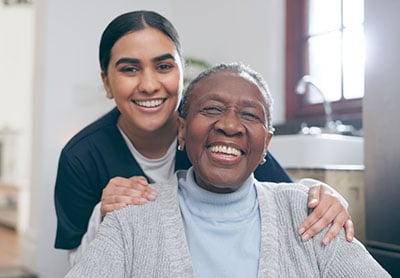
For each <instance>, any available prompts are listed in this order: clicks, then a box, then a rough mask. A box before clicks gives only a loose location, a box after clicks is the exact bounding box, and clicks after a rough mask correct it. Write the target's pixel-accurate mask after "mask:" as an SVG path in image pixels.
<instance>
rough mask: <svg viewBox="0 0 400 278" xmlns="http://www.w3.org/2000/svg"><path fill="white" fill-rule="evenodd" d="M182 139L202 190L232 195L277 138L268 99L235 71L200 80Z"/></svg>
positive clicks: (192, 99)
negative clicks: (272, 131) (269, 118)
mask: <svg viewBox="0 0 400 278" xmlns="http://www.w3.org/2000/svg"><path fill="white" fill-rule="evenodd" d="M188 105H189V106H188V113H187V117H186V120H183V121H181V123H182V124H181V126H180V129H179V138H180V140H181V139H183V140H184V142H185V146H186V151H187V153H188V156H189V159H190V160H191V162H192V164H193V166H194V170H195V177H196V181H197V183H198V184H199V186H201V187H203V188H205V189H207V190H209V191H213V192H221V193H223V192H232V191H235V190H237V189H238V188H239V187H240V186H241V184H242V183H243V182H244V181H245V180H246V179H247V178H248V177H249V176H250V174H251V173H252V172H253V171H254V170H255V169H256V167H257V166H258V164H260V163H261V161H262V160H263V158H264V155H265V153H266V151H267V147H268V144H269V141H270V139H271V137H272V135H271V134H270V133H268V129H267V126H268V125H267V117H266V115H267V111H266V105H265V100H264V97H263V95H262V94H261V92H260V90H259V89H258V87H257V86H256V85H254V84H253V83H252V82H250V81H248V80H247V79H245V78H243V77H242V76H240V75H238V74H236V73H231V72H220V73H217V74H214V75H212V76H209V77H206V78H205V79H203V80H201V81H200V83H198V84H197V85H196V86H195V88H194V89H193V91H192V95H191V97H190V100H189V104H188Z"/></svg>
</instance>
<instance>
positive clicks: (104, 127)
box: [63, 108, 120, 154]
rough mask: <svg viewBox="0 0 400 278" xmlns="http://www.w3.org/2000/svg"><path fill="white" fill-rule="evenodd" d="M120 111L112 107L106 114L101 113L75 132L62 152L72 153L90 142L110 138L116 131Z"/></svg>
mask: <svg viewBox="0 0 400 278" xmlns="http://www.w3.org/2000/svg"><path fill="white" fill-rule="evenodd" d="M119 115H120V112H119V111H118V109H117V108H114V109H113V110H111V111H110V112H108V113H107V114H105V115H103V116H102V117H100V118H99V119H97V120H95V121H94V122H92V123H91V124H89V125H87V126H86V127H84V128H83V129H82V130H80V131H79V132H78V133H77V134H75V135H74V136H73V137H72V138H71V139H70V140H69V141H68V142H67V144H66V145H65V146H64V148H63V153H64V154H67V153H73V152H79V151H82V149H87V148H88V145H90V144H91V143H96V142H98V141H103V140H105V139H107V137H108V138H109V139H112V138H113V137H115V136H116V135H118V133H117V132H116V131H118V129H117V120H118V117H119Z"/></svg>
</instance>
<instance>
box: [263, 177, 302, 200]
mask: <svg viewBox="0 0 400 278" xmlns="http://www.w3.org/2000/svg"><path fill="white" fill-rule="evenodd" d="M256 188H257V191H259V192H269V194H270V195H273V196H275V197H279V198H287V199H293V198H294V199H297V198H299V199H300V200H301V199H303V198H306V199H307V196H308V187H306V186H305V185H303V184H301V183H283V182H282V183H273V182H260V181H256Z"/></svg>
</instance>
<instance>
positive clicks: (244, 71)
mask: <svg viewBox="0 0 400 278" xmlns="http://www.w3.org/2000/svg"><path fill="white" fill-rule="evenodd" d="M220 72H233V73H237V74H239V75H242V76H243V77H244V78H246V79H247V80H249V81H250V82H252V83H254V84H255V85H256V86H257V87H258V89H259V90H260V92H261V94H262V95H263V97H264V99H265V103H266V107H265V108H266V111H267V115H266V116H267V127H268V131H269V132H270V133H273V131H274V128H273V126H272V103H273V99H272V97H271V94H270V92H269V89H268V85H267V83H266V82H265V80H264V78H263V77H262V76H261V74H259V73H258V72H256V71H254V70H253V69H251V68H250V67H248V66H246V65H244V64H242V63H230V64H218V65H216V66H213V67H211V68H209V69H207V70H205V71H203V72H202V73H200V74H199V75H198V76H197V77H196V78H195V79H193V80H192V81H191V82H190V83H189V85H188V87H187V88H186V90H185V93H184V96H183V100H182V103H181V106H180V108H179V113H180V116H181V117H182V118H186V116H187V113H188V109H189V107H188V106H189V100H190V97H191V95H192V92H193V89H194V87H195V86H196V85H197V84H198V83H200V82H201V81H202V80H203V79H205V78H206V77H209V76H212V75H215V74H217V73H220Z"/></svg>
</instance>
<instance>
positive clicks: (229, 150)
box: [209, 145, 242, 156]
mask: <svg viewBox="0 0 400 278" xmlns="http://www.w3.org/2000/svg"><path fill="white" fill-rule="evenodd" d="M209 149H210V151H211V152H213V153H222V154H228V155H234V156H241V155H242V152H241V151H240V150H239V149H236V148H233V147H230V146H225V145H216V146H211V147H210V148H209Z"/></svg>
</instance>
